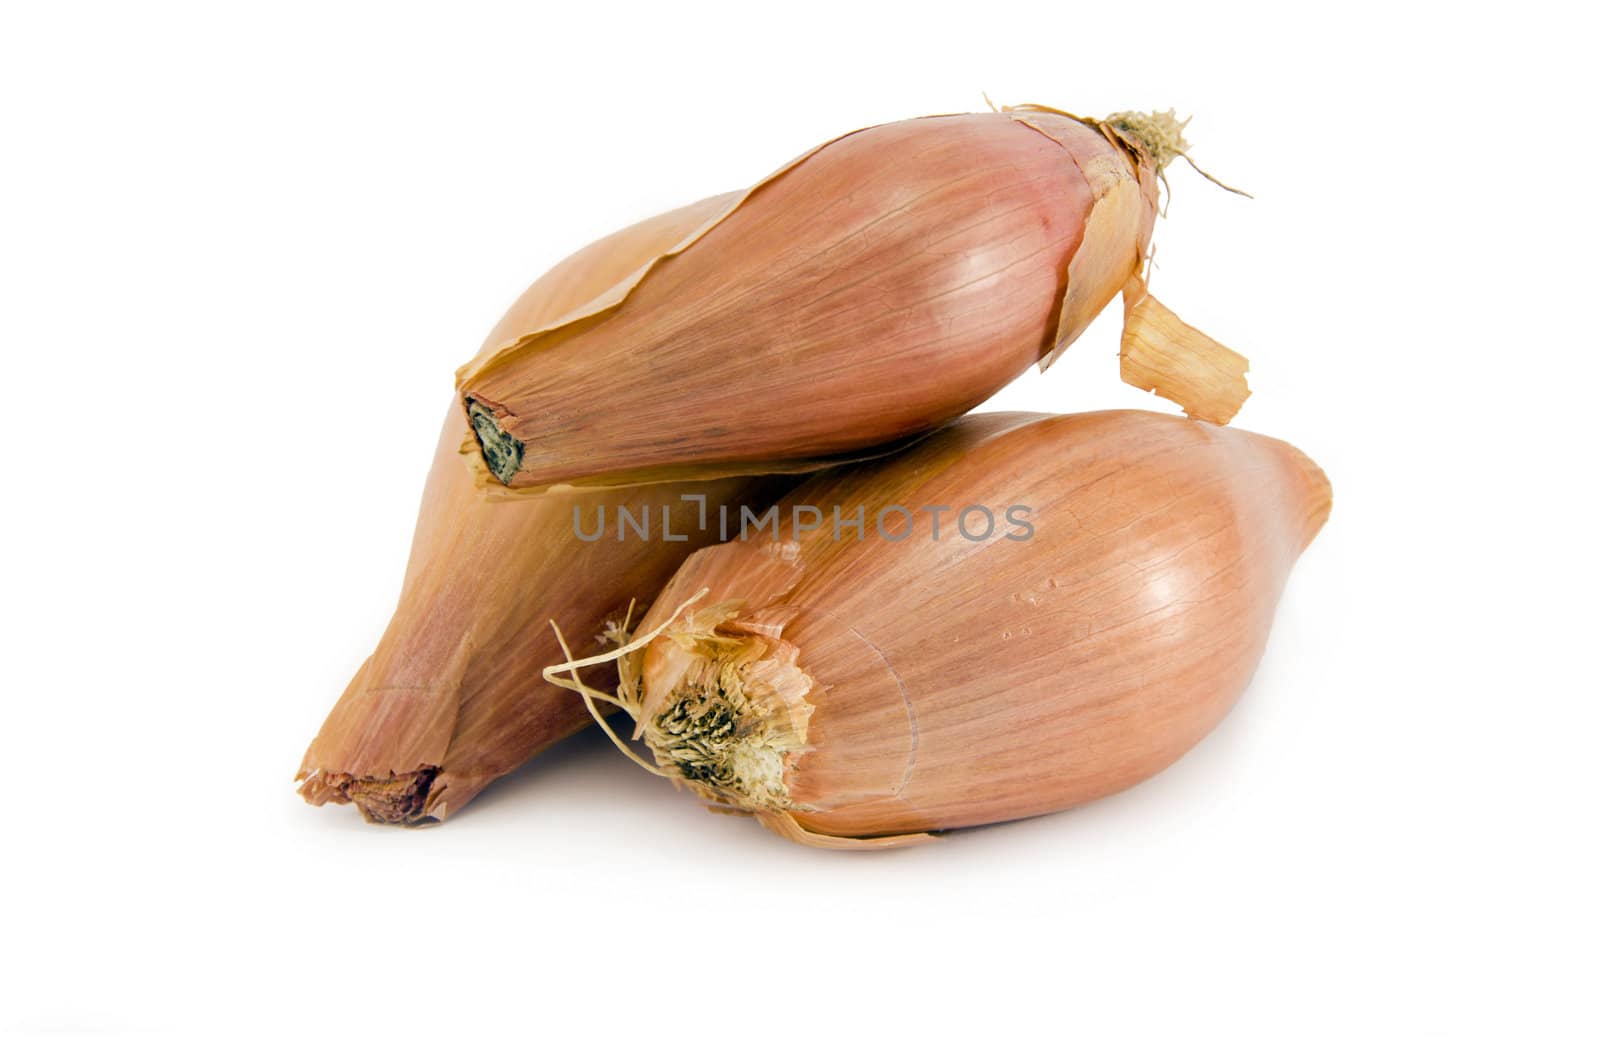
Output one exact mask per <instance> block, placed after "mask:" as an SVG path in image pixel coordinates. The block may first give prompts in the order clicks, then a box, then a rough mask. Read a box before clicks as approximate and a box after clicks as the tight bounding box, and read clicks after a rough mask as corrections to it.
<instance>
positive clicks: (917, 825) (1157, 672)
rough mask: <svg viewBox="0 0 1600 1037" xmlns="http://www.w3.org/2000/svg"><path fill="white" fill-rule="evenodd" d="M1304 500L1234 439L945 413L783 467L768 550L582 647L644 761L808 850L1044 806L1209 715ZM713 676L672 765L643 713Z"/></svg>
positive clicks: (1100, 422)
mask: <svg viewBox="0 0 1600 1037" xmlns="http://www.w3.org/2000/svg"><path fill="white" fill-rule="evenodd" d="M1014 503H1023V504H1026V505H1028V506H1029V507H1030V509H1031V510H1030V512H1029V523H1030V525H1029V528H1030V529H1031V534H1030V535H1028V536H1024V537H1021V538H1018V539H1013V538H1011V537H1010V536H1002V537H999V538H976V539H974V538H969V537H967V536H965V535H962V536H957V535H954V533H953V531H952V530H951V528H950V527H949V526H948V525H947V526H946V528H945V535H944V537H943V538H942V539H934V538H932V537H931V536H929V535H928V529H927V527H926V525H924V526H923V527H922V529H921V530H920V531H914V532H915V535H911V536H908V537H906V538H904V539H899V540H894V539H886V538H883V537H876V536H872V535H870V534H869V535H868V536H866V537H865V538H864V539H860V540H857V539H854V538H849V537H847V538H845V539H842V540H841V539H835V537H834V535H833V534H834V530H832V529H829V528H827V527H826V526H824V527H822V528H820V529H816V528H814V529H811V530H798V529H796V528H795V527H794V525H793V524H792V522H790V521H789V520H790V517H791V516H793V515H794V514H797V513H798V512H797V509H800V508H803V507H831V506H832V505H834V504H837V505H839V506H840V507H841V508H842V509H843V510H844V511H845V512H846V513H849V512H850V511H852V510H853V509H854V508H855V507H856V506H857V505H864V506H866V507H867V509H868V511H869V513H870V512H871V511H873V510H876V509H877V508H880V507H883V506H886V505H891V504H892V505H895V506H901V507H905V508H908V509H911V510H912V511H913V512H914V513H917V512H922V511H923V509H927V508H931V507H934V506H938V505H945V506H951V505H953V506H955V507H956V508H961V507H969V506H973V505H979V504H981V505H984V506H986V507H988V508H990V509H991V510H992V511H993V512H995V513H999V514H1006V513H1007V512H1006V509H1007V507H1008V506H1009V505H1010V504H1014ZM1330 504H1331V492H1330V490H1329V487H1328V483H1327V479H1326V478H1325V476H1324V475H1323V474H1322V472H1321V471H1320V470H1319V469H1318V468H1317V467H1316V465H1315V464H1313V463H1312V462H1311V461H1310V460H1309V459H1307V458H1306V457H1305V455H1303V454H1301V453H1300V452H1299V451H1297V450H1295V449H1294V448H1293V447H1290V446H1289V445H1287V444H1285V443H1281V442H1278V441H1276V440H1271V439H1267V438H1265V437H1262V436H1257V435H1253V434H1251V433H1247V432H1240V431H1237V430H1231V429H1221V428H1217V427H1215V426H1213V425H1210V424H1207V423H1203V422H1195V421H1186V420H1184V419H1182V418H1178V417H1174V416H1169V415H1158V414H1150V413H1145V412H1132V411H1120V412H1102V413H1096V414H1081V415H1069V416H1063V417H1050V416H1044V415H1027V414H982V415H971V416H968V417H966V418H963V419H962V420H960V421H958V422H956V423H955V424H953V425H952V426H950V427H949V428H947V429H945V430H943V431H941V432H939V433H937V434H936V435H934V436H932V437H930V438H929V439H928V440H927V441H925V442H924V443H922V444H920V445H919V446H917V447H915V448H913V449H912V450H910V451H908V452H907V453H905V454H903V455H899V456H896V457H894V458H889V459H886V460H884V461H881V462H876V463H873V464H869V465H864V466H860V467H859V468H856V469H850V470H842V471H834V472H828V473H823V474H821V475H818V476H814V477H813V478H811V479H809V480H807V482H806V483H804V484H803V485H802V486H800V487H799V488H797V489H796V490H794V491H793V492H792V493H791V494H790V495H789V496H787V497H786V498H784V499H783V500H782V501H781V502H780V505H779V506H780V509H781V510H782V513H783V515H784V524H783V526H782V527H781V528H780V530H779V542H778V543H770V544H756V543H751V542H740V543H729V544H725V545H721V546H718V547H712V548H707V549H705V550H703V551H699V552H696V553H695V554H694V555H693V556H691V557H690V559H689V560H688V561H687V562H685V563H684V565H683V567H682V568H681V569H680V570H679V572H678V574H677V575H676V576H674V578H673V580H672V582H671V583H670V584H669V585H668V587H667V589H666V590H665V591H664V592H663V593H662V595H661V597H660V598H658V599H657V601H656V602H655V604H654V605H653V606H652V607H651V608H650V609H649V611H648V612H646V614H645V615H644V617H643V618H642V619H641V621H640V624H639V628H640V630H641V631H642V633H641V634H639V635H638V636H637V637H635V638H634V639H633V640H632V641H630V642H629V643H628V644H626V645H624V646H622V648H620V649H618V650H617V651H615V652H613V653H610V656H608V657H607V658H610V657H616V656H617V653H618V652H620V653H622V654H621V656H620V658H618V659H617V661H618V677H619V683H618V688H617V693H616V697H615V701H616V702H617V703H618V704H619V705H620V706H621V707H622V708H623V709H624V710H626V711H627V712H628V713H629V714H630V716H631V717H632V718H633V719H634V720H635V721H636V722H638V725H639V729H640V733H641V736H642V737H641V741H642V742H643V743H644V745H645V747H646V748H648V749H649V750H650V752H651V755H652V757H653V759H654V762H653V763H646V764H645V766H646V767H647V768H648V769H650V770H652V771H653V772H655V773H662V774H665V775H667V776H669V777H671V778H673V780H674V781H676V782H678V783H680V784H684V785H687V786H689V787H690V788H692V789H693V790H694V791H695V792H697V793H698V794H699V795H701V796H703V797H705V798H707V799H708V800H710V801H711V802H713V803H715V804H716V805H717V806H719V807H721V808H727V809H735V810H742V811H744V812H746V813H750V814H753V815H755V816H757V817H758V818H759V819H760V820H761V821H762V823H763V824H765V825H766V826H767V827H769V828H770V829H772V830H774V831H776V832H778V833H779V834H782V835H785V836H786V837H788V838H792V839H796V840H797V841H801V842H805V843H807V844H808V845H817V846H829V847H834V848H863V849H868V848H875V847H880V846H894V845H899V844H900V840H901V839H902V838H903V837H907V836H915V835H916V834H917V833H921V832H931V831H942V830H948V829H952V828H961V827H968V826H973V825H982V824H988V823H992V822H996V821H1004V820H1011V819H1015V818H1022V817H1028V816H1032V815H1036V814H1041V813H1047V812H1050V811H1054V810H1061V809H1064V808H1066V807H1070V806H1072V805H1074V804H1077V803H1081V802H1085V801H1087V800H1090V799H1094V798H1097V797H1100V796H1104V795H1108V794H1111V793H1113V792H1116V791H1118V790H1120V789H1123V788H1126V787H1128V786H1129V785H1132V784H1134V783H1136V782H1138V781H1140V780H1143V779H1144V778H1147V777H1149V776H1150V775H1152V774H1154V773H1156V772H1157V771H1159V770H1161V769H1162V768H1164V767H1165V766H1167V765H1168V764H1170V763H1171V762H1172V761H1173V760H1175V759H1177V758H1178V757H1179V756H1181V755H1182V754H1183V753H1184V752H1186V751H1187V750H1188V749H1189V748H1190V747H1192V746H1193V745H1194V744H1195V743H1196V742H1197V741H1198V740H1199V739H1200V738H1201V737H1203V736H1204V734H1205V733H1206V732H1207V731H1209V730H1210V729H1211V728H1212V727H1213V726H1214V725H1215V724H1216V723H1217V722H1218V721H1219V720H1220V719H1221V717H1222V716H1223V715H1224V714H1225V713H1226V712H1227V710H1228V709H1229V707H1230V706H1231V705H1232V703H1233V701H1234V700H1235V698H1236V697H1237V696H1238V695H1239V694H1240V692H1241V691H1242V690H1243V688H1244V686H1245V685H1246V683H1247V682H1248V681H1249V678H1250V675H1251V673H1252V672H1253V670H1254V668H1255V665H1256V662H1257V661H1258V660H1259V658H1260V656H1261V653H1262V651H1263V649H1264V646H1265V642H1266V638H1267V633H1268V630H1269V628H1270V624H1271V618H1272V612H1273V608H1274V606H1275V603H1276V600H1277V597H1278V595H1279V593H1280V592H1281V590H1282V587H1283V585H1284V582H1285V580H1286V579H1287V576H1288V573H1289V570H1290V568H1291V567H1292V565H1293V563H1294V561H1295V559H1296V558H1297V557H1298V555H1299V554H1300V552H1301V551H1302V550H1304V548H1305V547H1306V546H1307V545H1308V544H1309V543H1310V541H1311V539H1312V538H1313V537H1314V536H1315V535H1316V533H1317V531H1318V530H1319V529H1320V528H1321V527H1322V525H1323V523H1324V522H1325V521H1326V519H1327V515H1328V511H1329V507H1330ZM947 519H948V516H947ZM1015 528H1016V527H1012V529H1009V530H1003V532H1006V533H1009V532H1014V531H1015ZM891 532H894V531H893V530H891ZM784 541H787V542H784ZM698 602H707V603H709V604H697V603H698ZM746 649H752V650H750V651H747V650H746ZM754 649H758V650H754ZM767 660H773V661H774V662H775V663H776V664H777V665H778V666H779V667H780V668H784V667H786V668H788V669H789V670H792V671H794V672H793V673H792V674H788V673H783V672H780V673H776V674H774V673H773V672H772V671H771V670H770V669H768V670H763V669H761V668H760V667H762V665H763V664H765V663H766V662H767ZM598 661H600V660H599V659H595V660H577V661H576V662H569V663H567V664H563V665H562V666H560V667H556V668H554V669H553V670H547V671H546V675H547V676H549V677H559V676H560V674H561V673H576V672H577V671H578V670H579V669H581V668H582V667H583V666H585V665H588V664H590V663H592V662H598ZM556 671H559V673H558V672H556ZM790 682H804V683H805V684H806V685H807V686H808V690H806V691H805V693H804V695H803V698H804V700H805V704H806V705H807V706H809V707H810V711H809V713H808V714H807V717H806V722H805V725H804V736H805V738H804V745H803V746H800V747H798V748H796V749H792V750H787V751H785V752H784V753H783V754H782V759H781V761H780V762H781V769H780V771H779V772H778V773H780V774H781V786H779V787H777V788H774V787H773V786H771V785H770V784H765V783H755V782H752V781H750V780H748V779H749V777H750V775H752V774H754V775H756V776H766V777H764V778H763V782H765V781H766V779H767V778H770V776H771V774H772V773H773V771H772V767H773V764H772V762H771V761H766V760H763V759H762V758H761V757H760V756H759V755H758V756H757V757H755V758H754V762H755V764H756V767H755V769H754V770H753V771H752V770H751V769H750V768H751V760H752V758H751V756H750V755H749V753H748V750H750V749H752V748H754V749H761V748H762V747H764V746H767V745H770V744H772V743H771V742H770V735H771V734H772V733H773V732H774V731H779V732H781V731H783V730H786V729H797V728H795V725H793V724H792V723H791V722H790V721H788V720H786V719H785V718H786V717H787V716H792V715H793V711H794V709H795V705H796V704H795V702H794V700H793V698H792V692H785V691H784V690H783V685H785V684H786V683H790ZM563 683H566V684H567V686H571V682H566V681H565V680H563ZM793 686H794V687H799V686H800V684H799V683H794V684H793ZM711 689H724V690H726V689H733V690H734V691H736V692H737V694H735V695H729V696H723V701H722V703H721V704H720V705H721V706H722V707H723V708H722V709H721V711H717V710H710V711H707V710H704V709H697V710H695V711H693V712H692V713H691V716H696V717H704V718H705V719H706V723H705V725H704V726H703V729H702V730H701V731H700V732H699V733H700V734H702V735H704V737H703V738H702V740H701V742H700V745H701V751H699V752H698V753H697V754H696V755H694V756H692V757H689V758H685V757H681V756H678V755H675V754H674V753H673V752H671V751H670V750H671V744H666V743H663V741H662V740H661V738H660V737H659V735H660V731H661V729H662V724H661V721H660V718H661V717H663V716H679V717H681V716H682V713H683V711H682V710H681V709H680V708H679V707H680V706H681V705H682V703H684V702H686V701H688V702H695V703H699V702H703V701H704V700H705V699H706V696H707V693H708V690H711ZM747 738H748V739H750V740H751V741H750V742H749V743H748V744H747V743H745V742H744V741H742V740H744V739H747ZM664 750H665V751H664ZM685 764H687V766H685ZM752 788H755V789H756V792H757V794H755V795H751V794H750V792H751V789H752ZM883 837H888V841H885V842H880V841H879V840H880V839H881V838H883Z"/></svg>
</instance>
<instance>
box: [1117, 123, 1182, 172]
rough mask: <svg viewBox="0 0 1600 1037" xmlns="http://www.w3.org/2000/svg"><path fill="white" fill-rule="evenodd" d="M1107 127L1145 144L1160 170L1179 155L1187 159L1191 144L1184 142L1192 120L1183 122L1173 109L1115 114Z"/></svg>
mask: <svg viewBox="0 0 1600 1037" xmlns="http://www.w3.org/2000/svg"><path fill="white" fill-rule="evenodd" d="M1190 118H1193V116H1191V117H1190ZM1105 123H1106V125H1107V126H1110V127H1112V128H1113V129H1115V130H1117V131H1119V132H1121V133H1122V134H1123V135H1125V136H1127V137H1130V138H1132V139H1133V140H1136V141H1138V142H1139V143H1140V144H1142V145H1143V146H1144V149H1145V150H1146V151H1147V152H1149V153H1150V158H1151V160H1152V161H1154V162H1155V164H1156V168H1157V169H1158V170H1159V169H1166V168H1167V166H1169V165H1170V164H1171V163H1172V160H1173V159H1175V158H1177V157H1178V156H1179V155H1185V156H1187V155H1188V152H1189V142H1188V141H1186V140H1184V139H1183V128H1184V127H1185V126H1187V125H1189V120H1188V119H1184V120H1183V121H1181V122H1180V121H1179V120H1178V113H1177V112H1176V111H1175V110H1174V109H1171V108H1169V109H1167V110H1166V111H1164V112H1116V113H1115V114H1112V115H1108V116H1106V119H1105Z"/></svg>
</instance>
